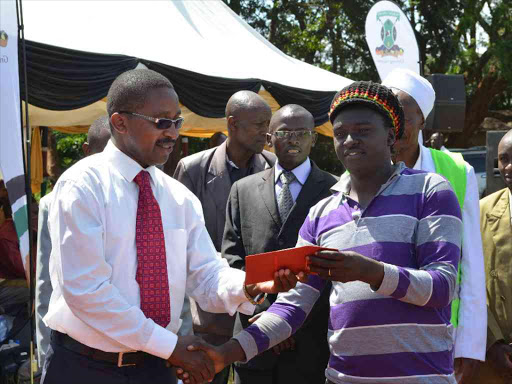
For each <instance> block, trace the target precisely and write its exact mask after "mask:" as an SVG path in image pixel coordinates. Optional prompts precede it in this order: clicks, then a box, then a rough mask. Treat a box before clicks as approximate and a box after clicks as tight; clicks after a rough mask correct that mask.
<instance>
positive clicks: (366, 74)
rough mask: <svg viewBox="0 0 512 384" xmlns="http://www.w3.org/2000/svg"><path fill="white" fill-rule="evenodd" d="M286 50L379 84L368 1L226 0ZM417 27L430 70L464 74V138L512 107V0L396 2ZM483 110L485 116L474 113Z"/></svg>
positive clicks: (271, 40) (312, 62)
mask: <svg viewBox="0 0 512 384" xmlns="http://www.w3.org/2000/svg"><path fill="white" fill-rule="evenodd" d="M224 2H225V3H226V4H228V5H229V6H230V7H231V9H233V11H234V12H236V13H238V14H239V15H240V16H241V17H242V18H243V19H244V20H245V21H247V22H248V23H249V24H250V25H251V26H252V27H253V28H255V29H256V30H257V31H258V32H260V33H261V34H262V35H263V36H265V37H266V38H267V39H268V40H269V41H270V42H271V43H272V44H274V45H275V46H277V47H278V48H279V49H281V50H282V51H283V52H285V53H286V54H288V55H290V56H293V57H295V58H297V59H300V60H303V61H305V62H307V63H310V64H314V65H317V66H319V67H322V68H324V69H327V70H329V71H332V72H334V73H337V74H339V75H342V76H346V77H348V78H351V79H353V80H373V81H379V76H378V74H377V71H376V68H375V65H374V63H373V60H372V58H371V55H370V52H369V51H368V46H367V44H366V39H365V20H366V15H367V14H368V11H369V10H370V8H371V7H372V6H373V4H374V3H375V2H374V1H367V0H346V1H339V0H294V1H292V0H266V1H261V0H224ZM395 3H397V5H398V6H399V7H400V8H401V9H402V10H403V11H404V13H405V14H406V15H407V17H408V18H409V20H410V22H411V25H412V27H413V29H414V31H415V34H416V39H417V41H418V47H419V50H420V59H421V60H422V62H423V63H424V73H425V74H426V75H428V74H432V73H446V74H462V75H464V77H465V81H466V91H467V101H468V105H467V111H468V113H467V115H466V127H465V131H466V132H465V134H464V136H466V138H470V137H471V135H472V134H473V131H474V130H475V129H477V128H478V127H479V125H480V123H481V121H482V120H483V118H484V117H485V111H486V110H487V109H488V107H489V105H490V104H491V103H492V107H493V108H507V107H508V108H510V105H511V104H512V100H511V95H512V55H511V54H510V52H511V51H512V2H511V1H510V0H395ZM471 110H473V111H483V112H482V113H471Z"/></svg>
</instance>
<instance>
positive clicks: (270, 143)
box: [267, 133, 272, 148]
mask: <svg viewBox="0 0 512 384" xmlns="http://www.w3.org/2000/svg"><path fill="white" fill-rule="evenodd" d="M267 146H268V147H270V148H272V134H271V133H267Z"/></svg>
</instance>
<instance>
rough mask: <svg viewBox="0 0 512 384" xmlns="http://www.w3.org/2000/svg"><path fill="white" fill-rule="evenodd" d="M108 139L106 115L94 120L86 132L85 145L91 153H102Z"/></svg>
mask: <svg viewBox="0 0 512 384" xmlns="http://www.w3.org/2000/svg"><path fill="white" fill-rule="evenodd" d="M109 139H110V119H109V117H108V116H107V115H105V116H101V117H99V118H97V119H96V120H94V122H93V123H92V124H91V126H90V127H89V130H88V131H87V143H88V144H89V149H90V151H91V153H99V152H102V151H103V149H104V148H105V146H106V145H107V142H108V140H109Z"/></svg>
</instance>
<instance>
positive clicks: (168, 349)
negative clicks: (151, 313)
mask: <svg viewBox="0 0 512 384" xmlns="http://www.w3.org/2000/svg"><path fill="white" fill-rule="evenodd" d="M177 342H178V336H176V335H175V334H174V333H172V332H171V331H169V330H167V329H165V328H163V327H161V326H160V325H158V324H155V326H154V327H153V332H152V333H151V336H150V337H149V340H148V343H147V344H146V347H145V348H144V352H147V353H149V354H151V355H155V356H158V357H160V358H162V359H165V360H167V359H168V358H169V357H170V356H171V354H172V352H173V351H174V348H175V347H176V343H177Z"/></svg>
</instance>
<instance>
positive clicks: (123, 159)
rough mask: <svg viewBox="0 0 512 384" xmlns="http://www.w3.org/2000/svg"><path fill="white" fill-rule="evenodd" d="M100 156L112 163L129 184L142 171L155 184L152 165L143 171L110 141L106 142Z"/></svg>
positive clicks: (154, 168)
mask: <svg viewBox="0 0 512 384" xmlns="http://www.w3.org/2000/svg"><path fill="white" fill-rule="evenodd" d="M102 154H103V155H104V156H106V157H107V158H109V159H110V160H111V161H112V163H113V164H114V167H115V168H116V169H117V170H118V171H119V173H120V174H121V175H122V176H123V177H124V178H125V179H126V180H127V181H129V182H130V183H131V182H132V181H133V179H135V176H137V175H138V174H139V172H140V171H142V170H144V171H147V172H148V173H149V175H150V176H151V179H152V180H153V183H155V180H156V179H155V176H156V167H155V166H154V165H152V166H149V167H147V168H145V169H144V168H142V166H141V165H140V164H139V163H137V162H136V161H135V160H133V159H132V158H131V157H130V156H128V155H126V154H125V153H123V152H121V150H120V149H119V148H117V147H116V145H115V144H114V143H113V142H112V140H109V141H108V143H107V146H106V147H105V149H104V150H103V152H102Z"/></svg>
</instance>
